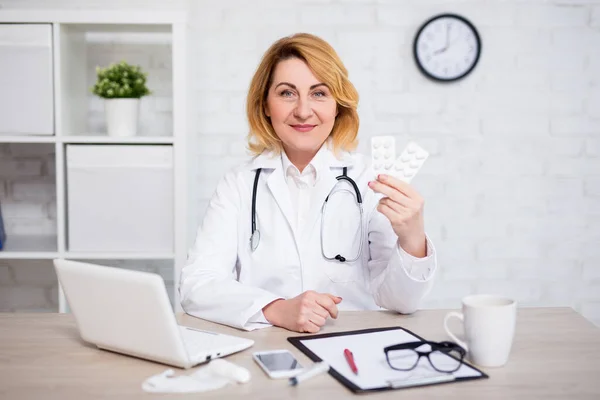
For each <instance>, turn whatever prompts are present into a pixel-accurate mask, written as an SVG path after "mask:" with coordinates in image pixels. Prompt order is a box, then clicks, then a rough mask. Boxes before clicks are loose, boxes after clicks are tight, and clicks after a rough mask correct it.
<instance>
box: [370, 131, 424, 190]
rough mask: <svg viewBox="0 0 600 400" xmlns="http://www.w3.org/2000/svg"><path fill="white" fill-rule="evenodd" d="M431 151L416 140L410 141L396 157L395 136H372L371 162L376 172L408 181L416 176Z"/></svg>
mask: <svg viewBox="0 0 600 400" xmlns="http://www.w3.org/2000/svg"><path fill="white" fill-rule="evenodd" d="M427 157H429V153H428V152H427V151H426V150H425V149H423V148H422V147H421V146H419V145H418V144H417V143H415V142H410V143H408V145H407V146H406V148H405V149H404V151H402V153H401V154H400V156H399V157H396V139H395V138H394V137H393V136H375V137H373V138H371V162H372V166H373V170H374V171H375V174H377V175H379V174H387V175H391V176H394V177H396V178H398V179H400V180H402V181H404V182H406V183H410V181H411V180H412V179H413V178H414V177H415V175H416V174H417V172H419V170H420V169H421V166H422V165H423V163H424V162H425V160H427Z"/></svg>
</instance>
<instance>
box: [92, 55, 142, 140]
mask: <svg viewBox="0 0 600 400" xmlns="http://www.w3.org/2000/svg"><path fill="white" fill-rule="evenodd" d="M96 73H97V75H98V80H97V81H96V84H95V85H94V86H93V87H92V92H93V93H94V94H96V95H98V96H99V97H102V98H103V99H104V111H105V114H106V128H107V131H108V135H109V136H120V137H122V136H135V134H136V133H137V125H138V115H139V106H140V98H142V97H143V96H146V95H148V94H150V90H148V88H147V87H146V75H147V74H146V73H144V72H143V71H142V69H141V67H140V66H139V65H137V66H133V65H130V64H128V63H126V62H125V61H121V62H120V63H118V64H116V63H115V64H111V65H109V66H108V67H105V68H102V67H97V68H96Z"/></svg>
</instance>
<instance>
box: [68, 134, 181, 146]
mask: <svg viewBox="0 0 600 400" xmlns="http://www.w3.org/2000/svg"><path fill="white" fill-rule="evenodd" d="M57 140H58V141H59V142H61V143H107V144H109V143H111V144H112V143H115V144H117V143H118V144H171V143H173V136H132V137H113V136H101V135H89V136H58V137H57Z"/></svg>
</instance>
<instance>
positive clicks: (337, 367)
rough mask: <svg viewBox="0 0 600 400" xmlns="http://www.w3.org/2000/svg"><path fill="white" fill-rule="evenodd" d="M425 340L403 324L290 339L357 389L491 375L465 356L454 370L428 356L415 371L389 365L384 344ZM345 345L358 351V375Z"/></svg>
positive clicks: (334, 375)
mask: <svg viewBox="0 0 600 400" xmlns="http://www.w3.org/2000/svg"><path fill="white" fill-rule="evenodd" d="M423 340H425V339H423V338H422V337H421V336H419V335H416V334H415V333H413V332H411V331H409V330H408V329H405V328H402V327H400V326H391V327H385V328H372V329H362V330H356V331H346V332H333V333H325V334H320V335H311V336H308V335H307V336H294V337H288V342H290V343H291V344H292V345H294V347H296V348H297V349H298V350H300V351H301V352H303V353H304V354H306V356H308V358H310V359H311V360H312V361H314V362H319V361H325V362H327V363H329V365H330V369H329V375H331V376H332V377H334V378H335V379H336V380H338V381H339V382H340V383H341V384H342V385H344V386H345V387H346V388H348V389H349V390H350V391H352V392H353V393H371V392H380V391H385V390H395V389H403V388H408V387H416V386H428V385H435V384H442V383H451V382H461V381H469V380H474V379H486V378H489V376H488V375H487V374H486V373H484V372H483V371H481V370H479V369H478V368H476V367H474V366H473V365H471V364H469V363H468V362H466V361H464V360H463V364H462V365H461V367H460V368H459V369H458V370H457V371H456V372H454V373H452V374H448V373H440V372H437V371H435V370H434V369H433V368H431V365H430V364H429V362H428V361H427V360H426V359H425V358H424V357H421V359H420V361H419V365H418V366H417V368H415V369H414V370H413V371H396V370H393V369H391V368H389V365H388V364H387V361H386V358H385V353H384V352H383V348H384V347H386V346H390V345H393V344H398V343H405V342H409V341H423ZM344 348H348V349H350V351H352V352H353V354H354V359H355V360H356V364H357V366H358V370H359V373H358V374H357V375H356V374H354V373H353V372H352V371H351V370H350V367H349V366H348V364H347V362H346V360H345V358H344V355H343V351H344ZM448 357H450V356H448ZM361 372H362V374H361ZM361 375H362V376H361Z"/></svg>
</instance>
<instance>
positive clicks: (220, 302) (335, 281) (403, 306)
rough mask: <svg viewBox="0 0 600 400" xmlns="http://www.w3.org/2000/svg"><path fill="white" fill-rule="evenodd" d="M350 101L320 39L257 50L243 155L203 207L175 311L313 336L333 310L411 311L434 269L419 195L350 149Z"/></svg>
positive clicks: (342, 71)
mask: <svg viewBox="0 0 600 400" xmlns="http://www.w3.org/2000/svg"><path fill="white" fill-rule="evenodd" d="M357 103H358V94H357V92H356V90H355V88H354V86H353V85H352V84H351V83H350V81H349V80H348V73H347V71H346V68H345V67H344V65H343V64H342V62H341V61H340V59H339V57H338V55H337V54H336V53H335V51H334V50H333V49H332V48H331V46H330V45H329V44H328V43H326V42H325V41H323V40H322V39H320V38H318V37H316V36H313V35H309V34H296V35H293V36H291V37H285V38H282V39H280V40H279V41H277V42H275V43H274V44H273V45H272V46H271V48H270V49H269V50H268V51H267V52H266V53H265V55H264V57H263V59H262V61H261V63H260V65H259V67H258V69H257V71H256V73H255V75H254V77H253V79H252V83H251V85H250V89H249V93H248V99H247V114H248V120H249V124H250V134H249V148H250V150H251V151H252V152H253V153H254V154H255V157H254V158H253V159H252V160H250V161H249V162H247V163H245V164H243V165H241V166H239V167H237V168H235V169H234V170H232V171H230V172H228V173H227V174H226V175H225V177H224V178H223V179H222V180H221V181H220V183H219V184H218V186H217V189H216V192H215V194H214V195H213V197H212V199H211V201H210V204H209V206H208V210H207V212H206V215H205V217H204V221H203V222H202V225H201V226H200V228H199V230H198V235H197V238H196V242H195V244H194V247H193V249H192V250H191V252H190V255H189V260H188V264H187V266H186V267H185V268H184V269H183V270H182V274H181V286H180V293H181V299H182V300H181V304H182V307H183V309H184V310H185V311H186V312H187V313H189V314H191V315H194V316H197V317H200V318H205V319H208V320H211V321H215V322H219V323H223V324H226V325H230V326H233V327H237V328H241V329H246V330H253V329H256V328H262V327H266V326H271V325H276V326H280V327H283V328H286V329H289V330H292V331H297V332H318V331H319V330H320V328H321V327H322V326H323V325H324V324H325V323H326V321H327V319H328V318H337V316H338V310H339V309H342V310H366V309H368V310H375V309H380V308H386V309H390V310H395V311H397V312H400V313H412V312H414V311H415V310H416V309H417V308H418V305H419V302H420V301H421V299H422V298H423V297H424V295H425V294H426V293H427V292H428V291H429V289H430V287H431V284H432V278H433V275H434V271H435V269H436V257H435V251H434V248H433V245H432V244H431V242H430V241H429V240H428V239H427V237H426V235H425V231H424V223H423V199H422V198H421V196H419V194H418V193H417V192H416V191H415V190H414V189H413V188H412V187H411V186H410V185H408V184H406V183H404V182H402V181H399V180H397V179H395V178H393V177H390V176H384V175H381V176H379V177H375V176H374V174H373V170H372V169H371V168H370V167H369V165H368V164H369V163H368V159H367V158H365V157H363V156H361V155H359V154H355V153H352V152H351V150H353V149H355V148H356V144H357V133H358V124H359V121H358V114H357V111H356V108H357ZM343 175H346V176H347V177H349V178H351V179H352V180H353V181H354V182H355V183H356V188H357V189H358V190H359V194H360V197H361V198H362V205H363V207H362V208H363V211H362V212H361V211H360V208H359V204H358V202H357V200H358V196H357V195H356V192H355V188H354V185H353V184H352V183H351V182H350V181H349V180H347V179H345V178H338V177H339V176H343ZM336 178H337V179H336ZM326 199H327V202H325V200H326ZM253 200H254V202H255V213H253V212H252V210H253V205H252V203H253ZM324 204H326V205H325V206H324ZM253 215H254V216H255V219H254V218H253ZM251 237H252V238H253V240H250V238H251Z"/></svg>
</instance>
